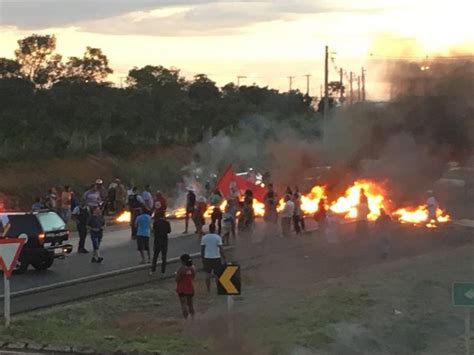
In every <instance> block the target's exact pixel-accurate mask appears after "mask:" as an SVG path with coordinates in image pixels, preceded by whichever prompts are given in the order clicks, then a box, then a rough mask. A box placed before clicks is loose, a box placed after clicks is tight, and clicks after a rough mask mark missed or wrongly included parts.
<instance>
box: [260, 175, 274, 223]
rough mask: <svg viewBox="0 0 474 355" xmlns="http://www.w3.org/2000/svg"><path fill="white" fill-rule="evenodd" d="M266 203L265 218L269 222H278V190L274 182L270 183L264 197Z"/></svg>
mask: <svg viewBox="0 0 474 355" xmlns="http://www.w3.org/2000/svg"><path fill="white" fill-rule="evenodd" d="M264 203H265V215H264V217H263V218H264V220H265V222H267V223H272V224H276V223H277V221H278V212H277V205H278V197H277V194H276V192H275V191H274V190H273V184H272V183H270V184H268V191H267V193H266V194H265V197H264Z"/></svg>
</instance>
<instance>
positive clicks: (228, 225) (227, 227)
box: [222, 204, 235, 245]
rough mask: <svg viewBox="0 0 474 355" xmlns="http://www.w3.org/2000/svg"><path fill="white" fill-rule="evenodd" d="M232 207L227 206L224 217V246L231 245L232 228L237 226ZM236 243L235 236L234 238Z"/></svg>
mask: <svg viewBox="0 0 474 355" xmlns="http://www.w3.org/2000/svg"><path fill="white" fill-rule="evenodd" d="M231 209H232V206H231V205H230V204H227V206H225V212H224V214H223V216H222V241H223V243H224V245H229V239H230V238H229V237H230V235H231V234H232V227H233V225H234V224H235V215H234V214H233V213H232V210H231ZM232 237H233V239H234V242H235V234H234V235H233V236H232Z"/></svg>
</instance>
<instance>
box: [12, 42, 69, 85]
mask: <svg viewBox="0 0 474 355" xmlns="http://www.w3.org/2000/svg"><path fill="white" fill-rule="evenodd" d="M18 45H19V48H18V49H17V50H16V51H15V56H16V59H17V61H18V63H19V64H20V65H21V73H22V74H23V76H24V77H25V78H27V79H29V80H30V81H31V82H33V83H34V84H35V85H36V86H37V87H40V88H47V87H50V86H51V85H52V84H54V83H55V82H56V81H57V80H59V78H60V77H61V74H62V65H61V58H62V57H61V55H59V54H56V53H55V52H56V37H55V36H54V35H44V36H43V35H35V34H34V35H31V36H29V37H26V38H24V39H21V40H19V41H18Z"/></svg>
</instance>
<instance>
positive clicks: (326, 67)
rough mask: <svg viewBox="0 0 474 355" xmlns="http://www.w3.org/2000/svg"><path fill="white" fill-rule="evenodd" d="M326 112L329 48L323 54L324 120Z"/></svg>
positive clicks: (327, 103) (327, 104)
mask: <svg viewBox="0 0 474 355" xmlns="http://www.w3.org/2000/svg"><path fill="white" fill-rule="evenodd" d="M328 110H329V47H328V46H326V51H325V54H324V118H325V119H326V118H327V116H328ZM323 139H324V138H323Z"/></svg>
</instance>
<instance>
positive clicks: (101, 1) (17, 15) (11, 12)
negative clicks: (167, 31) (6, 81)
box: [0, 0, 209, 29]
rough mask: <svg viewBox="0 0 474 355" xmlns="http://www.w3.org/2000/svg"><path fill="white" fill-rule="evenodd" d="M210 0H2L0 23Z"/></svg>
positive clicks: (42, 23)
mask: <svg viewBox="0 0 474 355" xmlns="http://www.w3.org/2000/svg"><path fill="white" fill-rule="evenodd" d="M207 2H209V0H0V23H1V25H5V26H16V27H19V28H22V29H44V28H51V27H62V26H71V25H76V24H78V23H81V22H84V21H88V20H98V19H105V18H111V17H116V16H120V15H123V14H126V13H129V12H133V11H146V10H152V9H157V8H162V7H168V6H180V5H198V4H202V3H207Z"/></svg>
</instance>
